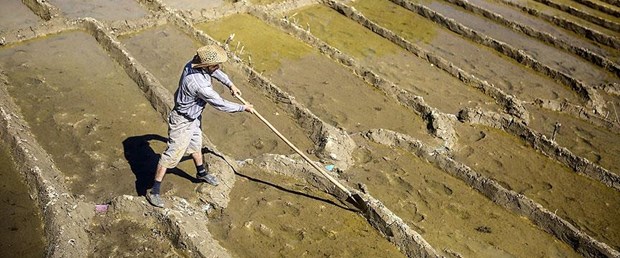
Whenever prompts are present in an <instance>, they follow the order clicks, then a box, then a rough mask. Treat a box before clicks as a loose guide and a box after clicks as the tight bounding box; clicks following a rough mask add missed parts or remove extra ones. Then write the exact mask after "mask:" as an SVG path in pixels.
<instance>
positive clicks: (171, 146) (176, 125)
mask: <svg viewBox="0 0 620 258" xmlns="http://www.w3.org/2000/svg"><path fill="white" fill-rule="evenodd" d="M201 118H202V116H199V117H198V118H196V119H194V120H189V119H187V118H185V117H184V116H182V115H181V114H179V113H177V112H176V111H174V110H172V111H171V112H170V115H169V116H168V147H167V148H166V150H165V151H164V153H162V154H161V157H160V158H159V164H160V165H161V166H162V167H165V168H174V167H176V166H177V165H178V164H179V161H181V158H183V156H184V155H186V154H192V153H196V152H199V151H201V148H202V129H201V126H202V124H201V122H200V120H201Z"/></svg>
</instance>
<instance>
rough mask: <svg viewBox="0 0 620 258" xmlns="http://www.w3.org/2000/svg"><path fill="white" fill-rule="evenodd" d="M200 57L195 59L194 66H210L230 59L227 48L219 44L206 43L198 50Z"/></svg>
mask: <svg viewBox="0 0 620 258" xmlns="http://www.w3.org/2000/svg"><path fill="white" fill-rule="evenodd" d="M196 55H197V56H198V58H196V59H194V63H193V64H192V67H196V66H208V65H216V64H221V63H224V62H226V61H227V60H228V55H226V50H224V49H223V48H221V47H220V46H218V45H206V46H203V47H200V48H199V49H198V50H196Z"/></svg>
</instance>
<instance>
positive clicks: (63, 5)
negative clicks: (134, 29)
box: [50, 0, 148, 21]
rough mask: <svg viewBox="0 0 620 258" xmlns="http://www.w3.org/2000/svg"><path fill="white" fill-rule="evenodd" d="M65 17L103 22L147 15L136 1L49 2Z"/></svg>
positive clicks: (51, 0) (56, 0)
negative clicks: (90, 18)
mask: <svg viewBox="0 0 620 258" xmlns="http://www.w3.org/2000/svg"><path fill="white" fill-rule="evenodd" d="M50 3H51V4H52V5H53V6H55V7H56V8H58V9H59V10H60V13H62V14H63V15H65V16H67V17H72V18H80V17H92V18H95V19H100V20H103V21H111V20H132V19H136V18H141V17H143V16H145V15H147V13H148V12H147V10H145V9H144V8H143V7H142V6H140V4H138V2H136V1H123V0H112V1H104V2H96V3H95V2H92V1H79V0H50Z"/></svg>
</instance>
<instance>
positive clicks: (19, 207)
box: [0, 143, 45, 257]
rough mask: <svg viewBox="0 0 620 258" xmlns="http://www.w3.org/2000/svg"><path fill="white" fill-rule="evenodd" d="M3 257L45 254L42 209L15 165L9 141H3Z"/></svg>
mask: <svg viewBox="0 0 620 258" xmlns="http://www.w3.org/2000/svg"><path fill="white" fill-rule="evenodd" d="M0 168H2V169H0V182H1V183H0V203H2V209H1V210H0V217H1V218H2V220H0V257H43V256H44V254H45V237H44V232H43V220H42V218H41V212H40V211H39V208H38V207H37V206H36V205H35V203H34V201H33V200H32V199H31V198H30V194H28V187H27V186H26V185H25V184H24V182H23V179H22V176H21V175H20V174H19V172H18V171H17V170H16V168H15V164H14V163H13V160H12V159H11V157H10V156H9V153H8V150H7V146H6V145H5V143H2V144H0Z"/></svg>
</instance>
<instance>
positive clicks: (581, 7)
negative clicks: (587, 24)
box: [551, 0, 620, 23]
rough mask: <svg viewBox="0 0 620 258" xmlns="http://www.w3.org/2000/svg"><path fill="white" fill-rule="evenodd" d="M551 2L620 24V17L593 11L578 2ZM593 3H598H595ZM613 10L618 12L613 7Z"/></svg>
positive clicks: (558, 0)
mask: <svg viewBox="0 0 620 258" xmlns="http://www.w3.org/2000/svg"><path fill="white" fill-rule="evenodd" d="M551 2H553V3H556V4H561V5H566V6H569V7H573V8H575V9H577V10H579V11H581V12H584V13H587V14H589V15H592V16H595V17H599V18H602V19H605V20H608V21H611V22H614V23H620V17H615V16H613V15H611V14H608V13H606V12H602V11H599V10H596V9H592V8H590V7H588V6H586V5H582V4H580V3H578V2H575V1H566V0H553V1H551ZM593 2H595V3H596V1H593ZM603 5H604V4H603ZM612 8H615V9H616V10H618V7H612Z"/></svg>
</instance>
